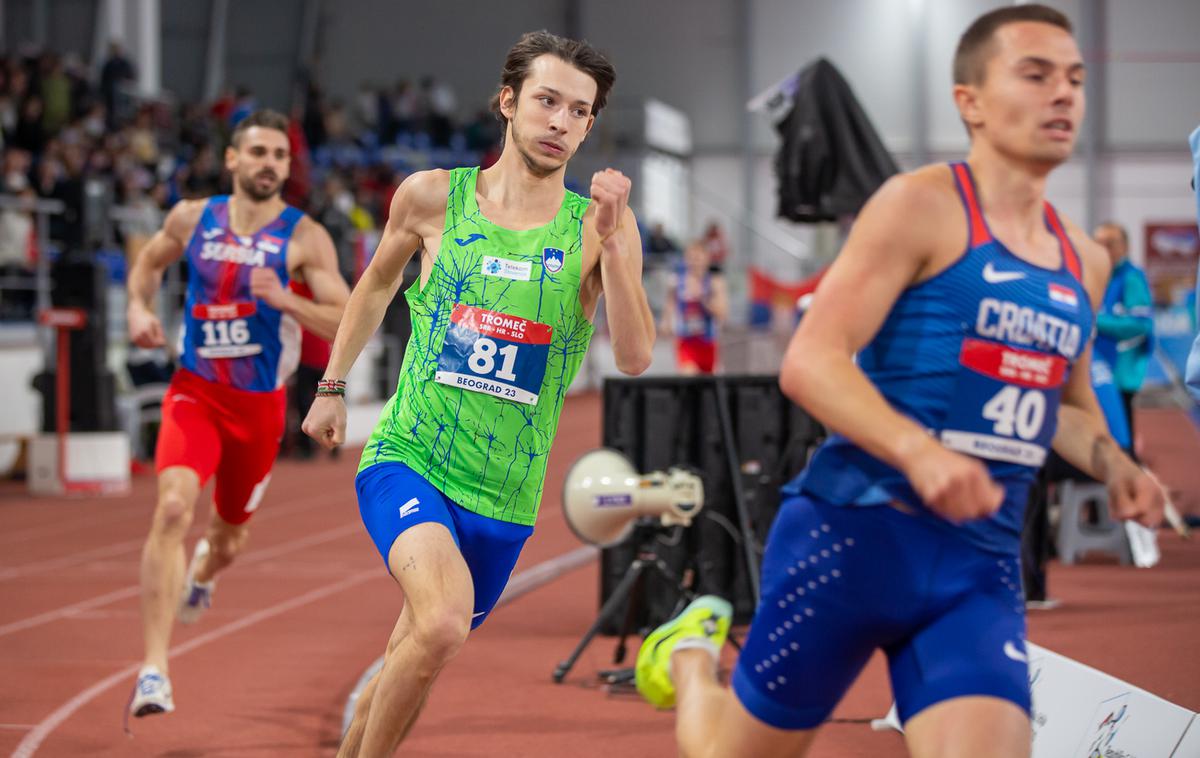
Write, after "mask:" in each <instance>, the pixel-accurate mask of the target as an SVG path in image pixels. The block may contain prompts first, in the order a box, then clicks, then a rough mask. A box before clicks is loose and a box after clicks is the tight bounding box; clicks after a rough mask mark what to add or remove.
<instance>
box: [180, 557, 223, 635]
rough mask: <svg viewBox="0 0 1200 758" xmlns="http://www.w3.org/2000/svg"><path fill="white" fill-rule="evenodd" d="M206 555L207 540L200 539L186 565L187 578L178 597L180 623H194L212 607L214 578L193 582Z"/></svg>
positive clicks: (215, 585)
mask: <svg viewBox="0 0 1200 758" xmlns="http://www.w3.org/2000/svg"><path fill="white" fill-rule="evenodd" d="M207 555H208V540H207V539H205V538H203V537H201V538H200V540H199V541H198V542H197V543H196V551H195V552H194V553H192V562H191V563H190V564H188V570H187V577H186V578H185V579H184V580H183V593H182V594H181V595H180V597H179V611H178V612H177V614H176V615H177V616H178V617H179V621H180V622H181V623H184V624H194V623H196V621H198V620H199V619H200V616H201V615H203V614H204V612H205V611H207V610H208V608H209V606H211V605H212V596H213V590H215V589H216V588H217V580H216V578H215V577H214V578H212V579H209V580H208V581H207V582H197V581H196V580H195V576H196V569H197V568H199V567H200V562H201V561H202V560H204V558H205V556H207Z"/></svg>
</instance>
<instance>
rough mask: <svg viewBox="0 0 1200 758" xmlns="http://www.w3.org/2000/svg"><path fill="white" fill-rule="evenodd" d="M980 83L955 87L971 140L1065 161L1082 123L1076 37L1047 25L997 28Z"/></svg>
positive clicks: (1038, 159)
mask: <svg viewBox="0 0 1200 758" xmlns="http://www.w3.org/2000/svg"><path fill="white" fill-rule="evenodd" d="M990 45H991V50H990V57H989V59H988V60H987V62H986V64H985V65H986V68H985V76H984V80H983V82H982V83H981V84H977V85H959V86H958V87H956V88H955V94H956V99H957V101H958V104H959V110H960V112H961V113H962V116H963V120H965V121H966V122H967V123H968V124H969V125H970V126H971V127H972V131H973V134H972V138H973V139H984V140H987V141H989V142H990V143H991V144H992V146H993V147H994V148H995V149H997V150H998V151H999V152H1001V153H1004V154H1007V155H1011V156H1013V157H1015V158H1018V159H1021V160H1025V161H1031V162H1034V163H1040V164H1049V165H1057V164H1059V163H1062V162H1063V161H1065V160H1067V158H1068V157H1070V155H1071V150H1072V149H1073V148H1074V147H1075V140H1076V137H1077V135H1078V134H1079V128H1080V125H1081V123H1082V121H1083V112H1084V96H1083V80H1084V68H1083V58H1082V56H1081V55H1080V53H1079V47H1078V46H1077V45H1076V44H1075V38H1074V37H1072V36H1071V34H1070V33H1069V32H1067V31H1066V30H1065V29H1061V28H1059V27H1057V26H1053V25H1051V24H1044V23H1040V22H1034V21H1021V22H1016V23H1012V24H1006V25H1005V26H1002V27H1000V28H999V29H997V30H996V33H995V36H994V37H993V39H992V42H991V43H990Z"/></svg>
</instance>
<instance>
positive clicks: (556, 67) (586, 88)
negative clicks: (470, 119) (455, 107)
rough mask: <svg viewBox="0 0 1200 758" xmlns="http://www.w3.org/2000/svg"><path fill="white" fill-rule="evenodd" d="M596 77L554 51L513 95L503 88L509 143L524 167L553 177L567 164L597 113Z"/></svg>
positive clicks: (532, 66) (540, 59)
mask: <svg viewBox="0 0 1200 758" xmlns="http://www.w3.org/2000/svg"><path fill="white" fill-rule="evenodd" d="M595 100H596V80H595V79H593V78H592V77H591V76H590V75H588V74H586V73H584V72H583V71H581V70H579V69H577V68H575V67H574V66H572V65H571V64H569V63H567V62H566V61H564V60H562V59H561V58H559V57H558V56H556V55H550V54H546V55H542V56H540V57H538V58H536V59H535V60H534V61H533V63H532V64H530V66H529V75H528V76H527V77H526V78H525V81H524V82H523V83H522V84H521V92H520V94H519V95H517V96H516V97H515V98H514V97H513V93H512V90H505V92H504V93H503V94H502V96H501V102H502V104H507V107H506V108H505V110H504V115H505V116H506V117H507V118H508V123H509V126H510V127H511V130H510V131H511V134H510V139H509V140H508V141H507V142H506V143H505V144H506V145H509V144H511V145H512V146H513V147H514V148H516V149H517V150H518V151H520V153H521V157H522V158H523V159H524V161H525V164H526V166H528V167H529V169H530V170H531V171H533V172H534V173H537V174H540V175H549V174H552V173H554V172H555V171H558V170H560V169H561V168H562V167H563V166H565V165H566V163H567V161H568V160H570V159H571V156H572V155H574V154H575V151H576V150H578V149H579V145H580V144H581V143H582V142H583V140H584V138H585V137H587V134H588V131H590V130H591V128H592V123H593V122H594V121H595V117H594V116H593V115H592V103H593V102H595Z"/></svg>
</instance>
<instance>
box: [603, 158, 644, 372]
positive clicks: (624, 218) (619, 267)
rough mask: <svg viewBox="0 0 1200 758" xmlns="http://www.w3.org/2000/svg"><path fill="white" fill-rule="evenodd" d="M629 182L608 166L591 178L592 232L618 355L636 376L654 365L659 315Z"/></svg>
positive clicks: (620, 364)
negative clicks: (649, 292) (646, 276)
mask: <svg viewBox="0 0 1200 758" xmlns="http://www.w3.org/2000/svg"><path fill="white" fill-rule="evenodd" d="M630 186H631V185H630V181H629V179H627V178H626V177H625V176H623V175H622V174H621V173H620V172H617V171H614V170H612V169H608V170H606V171H598V172H596V174H595V175H594V176H593V177H592V201H593V206H594V208H592V209H589V211H590V214H591V220H592V223H591V224H590V226H591V227H592V230H593V234H595V235H596V238H595V239H596V244H599V245H600V260H599V262H598V263H597V265H596V270H595V271H593V272H592V278H593V281H594V282H596V283H598V285H599V288H600V290H602V291H603V293H604V313H605V315H606V316H607V318H608V329H609V333H610V335H611V338H612V350H613V357H614V358H615V359H616V363H617V368H618V369H619V370H620V371H621V372H622V373H624V374H630V375H637V374H640V373H642V372H643V371H645V370H646V369H647V368H648V367H649V366H650V359H651V353H652V350H653V348H654V314H653V313H651V311H650V303H649V301H648V300H647V299H646V290H645V288H644V287H643V286H642V239H641V235H639V234H638V229H637V220H636V219H635V218H634V215H633V211H632V210H631V209H630V208H629V206H628V202H629V190H630Z"/></svg>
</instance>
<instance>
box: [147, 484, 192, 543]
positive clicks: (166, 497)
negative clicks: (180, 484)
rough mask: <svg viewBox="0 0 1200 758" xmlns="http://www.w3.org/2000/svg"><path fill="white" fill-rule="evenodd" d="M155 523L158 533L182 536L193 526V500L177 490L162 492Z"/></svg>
mask: <svg viewBox="0 0 1200 758" xmlns="http://www.w3.org/2000/svg"><path fill="white" fill-rule="evenodd" d="M154 521H155V525H156V526H157V528H158V531H161V532H171V533H172V534H174V533H178V534H179V535H180V536H182V535H183V534H184V533H185V532H187V530H188V529H189V528H190V527H191V525H192V501H191V499H190V498H188V497H187V496H186V495H184V494H183V493H182V492H180V491H179V490H175V489H168V490H165V491H163V492H161V493H160V494H159V496H158V508H157V510H156V512H155V518H154Z"/></svg>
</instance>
